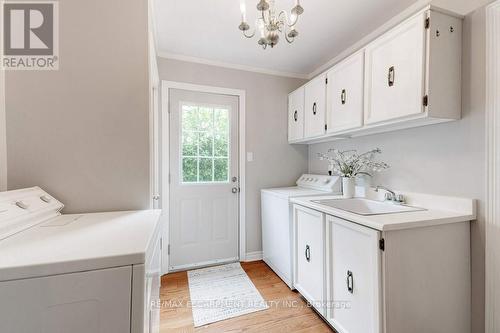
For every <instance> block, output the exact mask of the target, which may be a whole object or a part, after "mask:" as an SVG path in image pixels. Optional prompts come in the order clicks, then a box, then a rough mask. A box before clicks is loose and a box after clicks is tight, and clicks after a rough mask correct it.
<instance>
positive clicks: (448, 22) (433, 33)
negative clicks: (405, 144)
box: [290, 6, 463, 143]
mask: <svg viewBox="0 0 500 333" xmlns="http://www.w3.org/2000/svg"><path fill="white" fill-rule="evenodd" d="M462 20H463V19H462V17H460V16H457V15H453V14H451V13H449V12H446V13H444V12H442V11H440V10H439V9H437V8H434V7H432V6H428V7H426V8H425V9H422V10H421V11H419V12H418V13H416V14H415V15H413V16H412V17H410V18H408V19H406V20H405V21H403V22H402V23H400V24H399V25H397V26H396V27H394V28H393V29H391V30H389V31H388V32H386V33H384V34H382V35H381V36H380V37H378V38H377V39H375V40H374V41H372V42H371V43H369V44H368V45H366V46H365V47H364V48H363V49H362V50H361V51H357V52H356V53H354V54H353V55H352V56H351V57H349V58H347V59H346V60H343V61H342V62H340V63H338V64H336V65H335V66H334V67H333V68H331V69H330V70H329V71H328V72H327V73H326V74H323V75H320V76H318V77H317V78H315V79H313V80H311V81H310V82H308V83H306V85H305V106H304V118H305V119H304V121H305V123H304V136H303V138H302V139H296V140H290V141H291V142H294V143H315V142H320V141H327V140H334V139H342V138H349V137H357V136H363V135H369V134H374V133H382V132H388V131H394V130H400V129H405V128H412V127H418V126H424V125H431V124H438V123H442V122H448V121H452V120H458V119H460V117H461V111H462V110H461V109H462V104H461V101H462V98H461V94H462V92H461V70H462V66H461V63H462V59H461V55H462ZM325 76H326V77H325ZM325 81H327V82H328V83H326V82H325ZM325 95H326V96H325ZM325 115H326V117H325Z"/></svg>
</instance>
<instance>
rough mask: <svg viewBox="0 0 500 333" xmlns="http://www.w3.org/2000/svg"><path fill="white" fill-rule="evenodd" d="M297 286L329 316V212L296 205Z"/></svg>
mask: <svg viewBox="0 0 500 333" xmlns="http://www.w3.org/2000/svg"><path fill="white" fill-rule="evenodd" d="M294 222H295V223H294V235H295V249H294V252H295V253H294V267H295V274H294V286H295V288H296V289H297V290H298V291H299V292H300V293H301V294H302V296H304V298H305V299H307V300H308V301H309V302H310V303H311V304H312V306H314V308H315V309H316V310H317V311H318V312H319V313H321V314H322V315H323V316H325V306H324V304H323V303H324V296H325V295H324V294H325V288H324V276H325V270H324V267H325V214H323V213H320V212H318V211H315V210H312V209H308V208H304V207H301V206H295V207H294Z"/></svg>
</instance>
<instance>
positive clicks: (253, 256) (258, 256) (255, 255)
mask: <svg viewBox="0 0 500 333" xmlns="http://www.w3.org/2000/svg"><path fill="white" fill-rule="evenodd" d="M258 260H262V251H255V252H247V255H246V258H245V260H244V261H245V262H249V261H258Z"/></svg>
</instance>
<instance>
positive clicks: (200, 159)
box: [169, 89, 239, 270]
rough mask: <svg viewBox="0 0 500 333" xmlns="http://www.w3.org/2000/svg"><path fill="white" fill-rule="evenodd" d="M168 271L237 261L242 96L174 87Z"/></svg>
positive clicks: (171, 104)
mask: <svg viewBox="0 0 500 333" xmlns="http://www.w3.org/2000/svg"><path fill="white" fill-rule="evenodd" d="M169 101H170V105H169V108H170V228H169V231H170V232H169V234H170V236H169V238H170V241H169V245H170V259H169V269H170V270H181V269H186V268H191V267H197V266H204V265H210V264H215V263H221V262H229V261H236V260H238V225H239V221H238V206H239V174H238V170H239V166H238V160H239V159H238V155H239V153H238V113H239V112H238V102H239V100H238V97H237V96H228V95H219V94H211V93H201V92H194V91H186V90H178V89H171V90H170V92H169Z"/></svg>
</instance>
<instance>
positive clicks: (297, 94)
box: [288, 87, 304, 142]
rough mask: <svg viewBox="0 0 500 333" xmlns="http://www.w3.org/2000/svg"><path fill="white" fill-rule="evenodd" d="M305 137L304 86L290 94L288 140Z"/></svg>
mask: <svg viewBox="0 0 500 333" xmlns="http://www.w3.org/2000/svg"><path fill="white" fill-rule="evenodd" d="M303 137H304V87H300V88H299V89H297V90H295V91H294V92H292V93H291V94H290V95H288V141H289V142H293V141H295V140H300V139H302V138H303Z"/></svg>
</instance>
